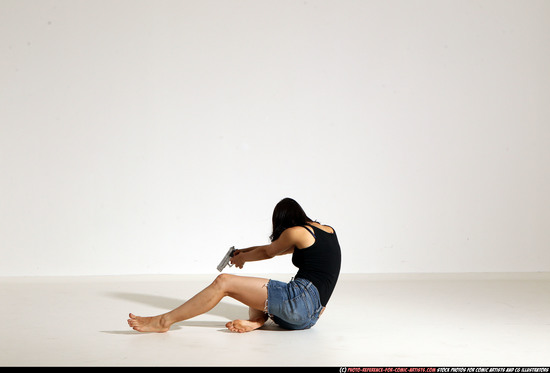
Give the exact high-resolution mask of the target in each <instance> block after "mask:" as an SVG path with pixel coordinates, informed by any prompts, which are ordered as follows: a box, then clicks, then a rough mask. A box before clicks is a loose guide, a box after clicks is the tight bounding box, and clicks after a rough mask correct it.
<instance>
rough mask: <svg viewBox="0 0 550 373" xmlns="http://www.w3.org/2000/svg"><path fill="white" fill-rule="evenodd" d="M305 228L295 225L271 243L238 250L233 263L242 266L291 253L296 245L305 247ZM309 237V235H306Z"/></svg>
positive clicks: (232, 260)
mask: <svg viewBox="0 0 550 373" xmlns="http://www.w3.org/2000/svg"><path fill="white" fill-rule="evenodd" d="M302 231H303V228H300V227H293V228H288V229H286V230H285V231H284V232H283V233H282V234H281V236H280V237H279V238H278V239H277V240H275V241H273V242H272V243H271V244H269V245H264V246H253V247H249V248H247V249H243V250H237V251H236V253H235V256H233V258H232V259H231V263H232V264H234V265H235V266H237V267H238V268H242V267H243V265H244V263H245V262H255V261H258V260H265V259H271V258H273V257H275V256H277V255H284V254H291V253H292V252H294V248H295V247H296V246H298V247H303V246H302V245H301V244H302V241H303V238H304V234H303V232H302ZM305 237H306V238H307V236H305Z"/></svg>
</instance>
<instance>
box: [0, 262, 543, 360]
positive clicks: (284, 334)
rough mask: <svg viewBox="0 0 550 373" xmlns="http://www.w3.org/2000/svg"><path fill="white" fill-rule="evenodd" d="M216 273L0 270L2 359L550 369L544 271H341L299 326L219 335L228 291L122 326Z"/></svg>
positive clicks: (228, 307)
mask: <svg viewBox="0 0 550 373" xmlns="http://www.w3.org/2000/svg"><path fill="white" fill-rule="evenodd" d="M215 276H216V275H215V274H213V275H182V276H105V277H42V278H17V277H13V278H6V277H4V278H2V277H0V299H2V306H1V307H0V320H2V323H3V325H2V328H1V329H0V366H37V365H38V366H120V365H122V366H134V365H135V366H163V365H168V366H249V365H252V366H348V367H351V366H500V367H502V366H549V365H550V274H549V273H545V274H422V275H421V274H417V275H404V274H400V275H366V274H364V275H351V274H347V275H342V277H341V279H340V282H339V284H338V287H337V289H336V291H335V293H334V295H333V298H332V300H331V302H330V303H329V307H328V308H327V310H326V312H325V313H324V314H323V316H322V318H321V319H320V321H319V322H318V324H317V325H316V326H315V327H313V328H312V329H310V330H305V331H285V330H281V329H279V328H278V327H276V326H275V325H273V324H270V325H267V326H265V327H264V328H263V329H261V330H257V331H254V332H251V333H245V334H238V333H232V332H229V331H227V330H226V328H225V326H224V325H225V323H226V322H227V320H230V319H234V318H243V317H245V316H246V314H247V308H246V307H244V306H242V305H241V304H239V303H237V302H235V301H232V300H231V299H224V300H223V301H222V303H220V304H219V305H218V306H217V307H216V308H214V309H213V310H212V311H211V312H209V313H207V314H205V315H201V316H199V317H197V318H195V319H192V320H188V321H185V322H182V323H180V324H178V325H177V326H175V327H174V328H173V329H172V330H171V331H170V332H168V333H165V334H140V333H137V332H134V331H133V330H131V329H129V328H128V326H127V324H126V319H127V314H128V313H129V312H133V313H135V314H138V315H150V314H158V313H162V312H165V311H166V310H168V309H172V308H174V307H176V306H178V305H179V304H180V303H181V302H183V301H184V300H186V299H188V298H190V297H191V296H193V295H194V294H195V293H196V292H198V291H200V290H201V289H202V288H204V287H205V286H206V285H208V284H209V283H210V282H211V281H212V280H213V279H214V278H215ZM264 277H265V276H264ZM268 277H269V276H268ZM270 277H272V278H274V279H278V280H288V279H289V277H290V276H286V275H280V274H278V275H273V276H270Z"/></svg>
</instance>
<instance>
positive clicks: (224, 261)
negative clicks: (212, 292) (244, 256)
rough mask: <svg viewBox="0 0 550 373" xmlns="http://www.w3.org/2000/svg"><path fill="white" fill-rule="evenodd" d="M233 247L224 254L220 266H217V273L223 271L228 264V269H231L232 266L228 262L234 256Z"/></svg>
mask: <svg viewBox="0 0 550 373" xmlns="http://www.w3.org/2000/svg"><path fill="white" fill-rule="evenodd" d="M235 251H236V249H235V246H231V247H230V248H229V250H228V251H227V253H226V254H225V256H224V257H223V259H222V261H221V262H220V264H218V271H220V272H221V271H223V269H224V268H225V266H226V265H228V264H229V266H230V267H233V264H230V263H229V261H230V260H231V258H232V257H233V255H235Z"/></svg>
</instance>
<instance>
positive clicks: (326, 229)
mask: <svg viewBox="0 0 550 373" xmlns="http://www.w3.org/2000/svg"><path fill="white" fill-rule="evenodd" d="M308 225H311V226H312V227H315V228H317V229H320V230H322V231H324V232H326V233H331V234H332V233H334V228H332V227H331V226H330V225H326V224H325V225H323V224H321V223H319V222H316V221H314V222H309V223H308Z"/></svg>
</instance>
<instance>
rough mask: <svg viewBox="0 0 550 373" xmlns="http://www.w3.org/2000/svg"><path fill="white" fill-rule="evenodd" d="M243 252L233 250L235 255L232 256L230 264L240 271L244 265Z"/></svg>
mask: <svg viewBox="0 0 550 373" xmlns="http://www.w3.org/2000/svg"><path fill="white" fill-rule="evenodd" d="M241 253H243V250H235V253H234V254H233V257H232V258H231V261H230V262H231V264H233V265H235V267H237V268H240V269H242V268H243V266H244V263H245V258H244V255H242V254H241Z"/></svg>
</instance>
